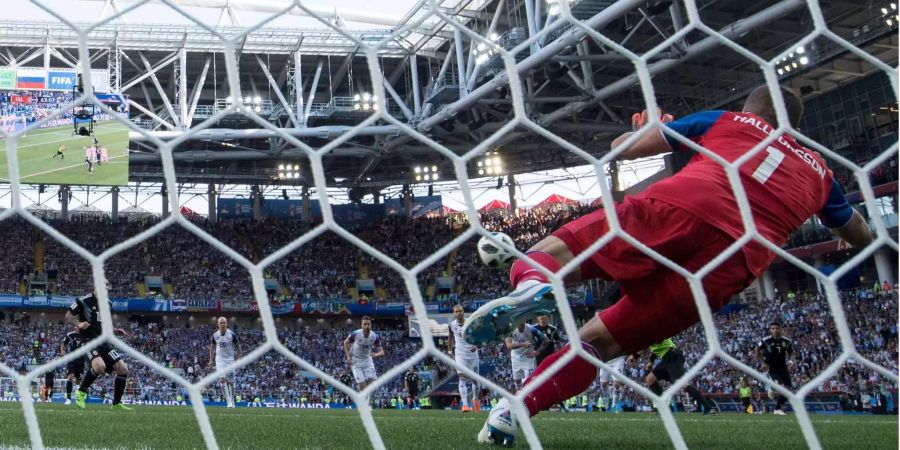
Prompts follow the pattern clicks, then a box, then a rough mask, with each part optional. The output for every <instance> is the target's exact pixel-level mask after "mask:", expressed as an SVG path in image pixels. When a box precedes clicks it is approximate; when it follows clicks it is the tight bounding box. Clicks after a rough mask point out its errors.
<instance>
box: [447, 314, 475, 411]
mask: <svg viewBox="0 0 900 450" xmlns="http://www.w3.org/2000/svg"><path fill="white" fill-rule="evenodd" d="M465 321H466V318H465V315H464V313H463V307H462V305H456V306H454V307H453V320H451V321H450V339H449V340H448V341H447V351H448V352H449V353H450V354H451V355H453V359H454V360H456V363H457V364H459V365H460V366H464V367H467V368H468V369H469V370H471V371H473V372H475V373H480V372H479V371H478V368H479V366H480V362H479V359H478V347H476V346H474V345H472V344H469V343H468V342H466V340H465V339H463V334H462V329H463V324H464V323H465ZM456 373H457V374H459V398H460V402H459V403H460V411H462V412H469V411H471V410H472V409H474V410H475V412H478V411H480V410H481V404H480V403H479V402H478V396H479V394H480V391H481V388H480V386H478V382H476V381H475V380H469V379H468V378H466V376H465V375H463V373H462V372H460V371H458V370H457V372H456ZM469 381H471V382H472V407H471V408H470V407H469Z"/></svg>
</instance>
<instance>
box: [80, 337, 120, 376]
mask: <svg viewBox="0 0 900 450" xmlns="http://www.w3.org/2000/svg"><path fill="white" fill-rule="evenodd" d="M88 358H90V360H91V361H93V360H94V359H95V358H103V364H104V365H105V366H106V373H113V372H115V369H113V366H115V365H116V363H117V362H119V361H122V360H123V359H124V358H123V357H122V355H121V354H120V353H119V351H118V350H116V349H114V348H113V347H112V346H111V345H109V344H100V345H99V346H97V348H95V349H93V350H91V351H90V352H88Z"/></svg>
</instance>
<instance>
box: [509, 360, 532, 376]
mask: <svg viewBox="0 0 900 450" xmlns="http://www.w3.org/2000/svg"><path fill="white" fill-rule="evenodd" d="M531 372H534V360H533V359H532V360H525V361H517V360H515V359H514V360H512V377H513V380H516V381H519V380H524V379H526V378H528V377H529V376H531Z"/></svg>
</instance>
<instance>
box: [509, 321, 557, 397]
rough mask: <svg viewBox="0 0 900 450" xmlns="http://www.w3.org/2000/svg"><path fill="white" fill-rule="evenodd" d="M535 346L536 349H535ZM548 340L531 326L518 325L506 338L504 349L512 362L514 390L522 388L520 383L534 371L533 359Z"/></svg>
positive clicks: (548, 343) (546, 344)
mask: <svg viewBox="0 0 900 450" xmlns="http://www.w3.org/2000/svg"><path fill="white" fill-rule="evenodd" d="M535 345H537V348H535ZM548 345H550V340H549V339H547V337H546V336H544V333H541V332H540V330H538V329H537V328H535V327H534V326H533V325H530V324H527V323H520V324H519V326H517V327H516V329H515V330H513V332H512V334H511V335H510V336H509V337H507V338H506V348H507V349H509V356H510V359H511V360H512V376H513V381H515V382H516V389H519V388H521V387H522V383H523V382H524V381H525V379H526V378H528V376H529V375H531V372H532V371H533V370H534V357H535V355H537V354H538V353H540V352H542V351H543V350H544V348H545V347H546V346H548Z"/></svg>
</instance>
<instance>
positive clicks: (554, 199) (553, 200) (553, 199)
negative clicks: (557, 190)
mask: <svg viewBox="0 0 900 450" xmlns="http://www.w3.org/2000/svg"><path fill="white" fill-rule="evenodd" d="M558 203H562V204H563V205H576V204H578V202H576V201H575V200H572V199H571V198H567V197H563V196H562V195H559V194H553V195H551V196H549V197H547V198H545V199H543V200H541V202H540V203H538V204H537V205H538V206H548V205H555V204H558Z"/></svg>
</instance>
